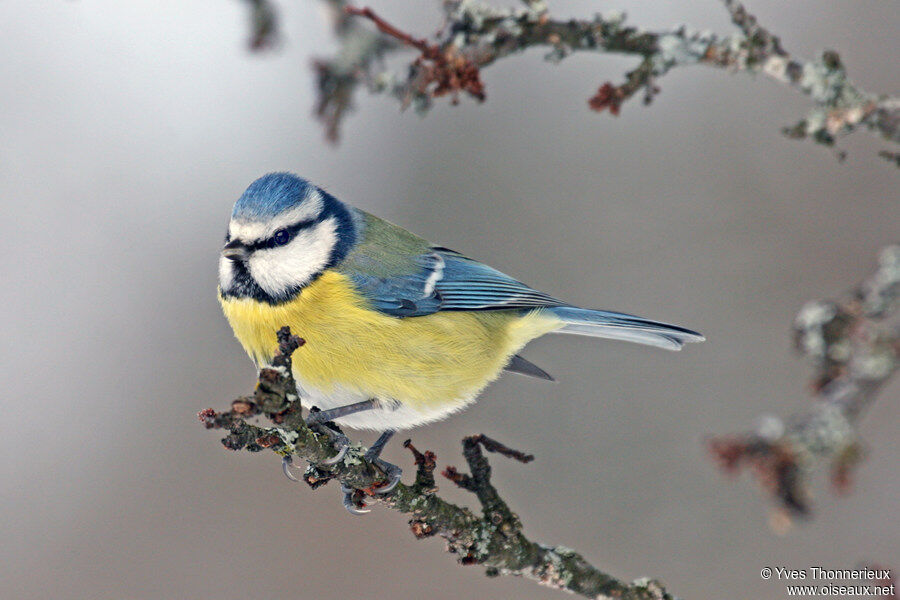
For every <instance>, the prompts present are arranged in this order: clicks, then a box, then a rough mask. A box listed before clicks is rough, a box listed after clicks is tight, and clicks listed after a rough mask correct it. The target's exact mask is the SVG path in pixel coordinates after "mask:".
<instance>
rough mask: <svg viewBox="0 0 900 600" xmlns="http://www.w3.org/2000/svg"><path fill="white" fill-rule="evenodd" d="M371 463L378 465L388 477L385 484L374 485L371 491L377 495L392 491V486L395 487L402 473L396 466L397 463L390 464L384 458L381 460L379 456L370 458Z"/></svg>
mask: <svg viewBox="0 0 900 600" xmlns="http://www.w3.org/2000/svg"><path fill="white" fill-rule="evenodd" d="M372 462H373V463H375V464H376V465H378V467H379V468H380V469H381V470H382V471H384V474H385V475H387V477H388V482H387V483H386V484H385V485H382V486H379V487H376V488H374V489H373V491H374V492H375V493H376V494H378V495H384V494H389V493H391V492H392V491H394V488H395V487H397V484H398V483H400V477H401V476H402V475H403V469H401V468H400V467H398V466H397V465H394V464H391V463H389V462H387V461H386V460H381V459H380V458H376V459H374V460H372Z"/></svg>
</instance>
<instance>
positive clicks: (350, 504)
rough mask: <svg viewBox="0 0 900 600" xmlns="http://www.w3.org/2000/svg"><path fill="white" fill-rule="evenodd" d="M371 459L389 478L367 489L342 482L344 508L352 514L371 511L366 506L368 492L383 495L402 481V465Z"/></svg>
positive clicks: (362, 513)
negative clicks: (359, 488) (385, 481)
mask: <svg viewBox="0 0 900 600" xmlns="http://www.w3.org/2000/svg"><path fill="white" fill-rule="evenodd" d="M367 458H368V457H367ZM370 460H371V462H372V463H373V464H375V465H376V466H377V467H378V468H379V469H381V470H382V471H383V472H384V474H385V475H386V476H387V478H388V482H387V483H386V484H384V485H375V486H372V487H371V488H368V489H367V490H366V491H363V490H357V489H354V488H352V487H349V486H347V485H344V484H343V483H342V484H341V493H343V494H344V499H343V504H344V508H346V509H347V512H349V513H350V514H351V515H364V514H366V513H367V512H371V509H370V508H367V507H366V502H365V500H364V498H365V494H366V492H368V493H370V494H373V495H375V494H377V495H379V496H382V495H384V494H389V493H391V492H392V491H394V488H395V487H397V484H398V483H400V476H401V475H402V474H403V470H402V469H401V468H400V467H398V466H397V465H394V464H391V463H389V462H387V461H385V460H381V459H380V458H374V459H370Z"/></svg>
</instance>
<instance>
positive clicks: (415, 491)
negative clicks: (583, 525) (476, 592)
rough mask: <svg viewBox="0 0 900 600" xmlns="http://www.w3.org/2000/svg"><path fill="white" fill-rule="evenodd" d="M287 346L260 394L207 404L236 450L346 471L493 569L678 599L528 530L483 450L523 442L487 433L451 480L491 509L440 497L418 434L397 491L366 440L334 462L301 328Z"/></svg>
mask: <svg viewBox="0 0 900 600" xmlns="http://www.w3.org/2000/svg"><path fill="white" fill-rule="evenodd" d="M278 340H279V352H278V354H277V355H276V356H275V358H274V360H273V361H272V366H271V367H268V368H264V369H262V370H261V371H260V374H259V383H258V385H257V388H256V391H255V392H254V395H253V396H252V397H243V398H239V399H238V400H235V401H234V402H232V405H231V409H230V410H229V411H226V412H223V413H217V412H216V411H214V410H213V409H206V410H203V411H201V412H200V413H199V417H200V420H201V421H202V422H203V424H204V425H205V426H206V427H207V428H208V429H227V430H228V431H229V433H228V435H227V436H226V437H225V438H224V439H223V440H222V443H223V445H224V446H225V447H226V448H228V449H230V450H241V449H243V450H248V451H250V452H259V451H262V450H265V449H268V450H271V451H273V452H275V453H276V454H278V455H280V456H282V457H291V456H294V455H296V456H298V457H300V458H301V459H303V460H306V461H307V462H308V463H309V467H308V468H307V470H306V474H305V480H306V482H307V483H308V484H309V485H310V486H311V487H313V488H316V487H319V486H321V485H324V484H325V483H327V482H328V481H330V480H331V479H337V480H338V481H340V482H341V483H342V484H343V485H345V486H347V487H349V488H352V489H353V490H355V493H354V495H355V496H356V498H357V499H360V500H362V499H364V500H365V501H366V502H374V503H379V504H381V505H383V506H386V507H388V508H391V509H393V510H396V511H399V512H402V513H405V514H408V515H410V520H409V526H410V529H411V531H412V533H413V535H414V536H415V537H417V538H425V537H432V536H436V535H439V536H441V537H442V538H444V540H445V541H446V542H447V550H448V551H449V552H450V553H453V554H456V555H457V556H458V557H459V558H458V560H459V562H460V563H461V564H464V565H482V566H484V567H486V569H487V574H488V575H491V576H496V575H517V576H521V577H525V578H527V579H531V580H533V581H536V582H538V583H540V584H542V585H545V586H549V587H552V588H555V589H559V590H565V591H568V592H571V593H575V594H579V595H582V596H585V597H588V598H598V599H609V600H612V599H616V600H670V599H673V598H674V597H673V596H672V595H671V594H669V593H668V592H667V591H666V590H665V589H664V588H663V587H662V585H661V584H659V583H658V582H656V581H653V580H649V579H640V580H637V581H634V582H632V583H626V582H623V581H620V580H618V579H616V578H614V577H612V576H610V575H608V574H606V573H604V572H602V571H600V570H599V569H597V568H596V567H594V566H592V565H590V564H589V563H588V562H587V561H586V560H585V559H584V558H583V557H582V556H581V555H580V554H578V553H577V552H575V551H574V550H570V549H568V548H565V547H563V546H552V547H551V546H544V545H542V544H537V543H535V542H533V541H531V540H529V539H528V538H526V537H525V535H524V533H523V531H522V524H521V522H520V521H519V518H518V516H516V514H515V513H513V512H512V510H511V509H510V508H509V506H508V505H507V504H506V502H505V501H504V500H503V499H502V498H501V497H500V494H499V492H498V491H497V489H496V488H495V487H494V486H493V484H492V483H491V469H490V465H489V463H488V461H487V459H486V458H485V457H484V455H483V453H482V448H484V449H485V450H487V451H489V452H496V453H499V454H502V455H504V456H507V457H510V458H513V459H515V460H518V461H520V462H529V461H530V460H532V459H533V457H532V456H531V455H527V454H524V453H522V452H519V451H517V450H513V449H511V448H508V447H506V446H504V445H503V444H500V443H499V442H496V441H494V440H492V439H490V438H488V437H486V436H484V435H474V436H470V437H467V438H465V439H464V440H463V456H464V457H465V459H466V463H467V464H468V467H469V474H460V473H458V472H457V471H456V470H455V469H452V468H451V467H448V471H451V469H452V471H451V472H453V473H457V476H451V479H453V480H454V481H457V483H460V482H462V481H466V482H468V483H465V484H461V485H463V487H465V488H466V489H469V490H471V491H472V492H473V493H474V494H475V495H476V497H477V498H478V501H479V503H480V504H481V509H482V510H481V515H480V516H479V515H476V514H475V513H473V512H472V511H471V510H469V509H467V508H464V507H460V506H457V505H455V504H451V503H449V502H447V501H446V500H444V499H442V498H441V497H440V496H438V495H437V487H436V485H435V480H434V470H435V466H436V463H435V455H434V453H432V452H424V453H423V452H419V451H418V450H417V449H416V448H415V447H414V446H413V445H412V443H410V442H409V441H408V440H407V442H406V443H405V444H404V446H406V447H407V448H408V449H409V450H410V452H412V454H413V457H414V459H415V464H416V479H415V483H413V484H412V485H405V484H403V483H400V484H398V485H397V487H395V488H394V490H393V491H391V492H390V493H388V494H385V495H379V494H377V490H378V487H379V486H380V485H381V484H382V483H383V482H384V473H382V472H381V470H380V469H379V468H378V467H377V466H376V465H374V464H372V463H370V462H369V461H367V460H366V459H365V457H364V454H365V448H361V447H359V446H353V447H351V448H350V449H349V450H348V451H347V452H346V454H345V455H344V457H343V458H342V459H341V460H340V461H338V462H337V463H336V464H334V465H327V464H324V463H323V461H325V460H326V459H328V458H330V457H332V456H334V455H335V454H336V453H337V450H336V449H335V448H334V447H333V445H332V442H331V439H330V437H329V436H328V435H325V434H321V433H318V432H315V431H313V430H312V429H310V428H309V427H308V426H307V425H306V422H305V421H304V419H303V416H302V413H301V406H300V402H299V398H298V396H297V390H296V385H295V383H294V380H293V376H292V374H291V355H292V353H293V352H294V351H295V350H296V349H297V348H299V347H301V346H302V344H303V340H301V339H300V338H297V337H295V336H292V335H291V333H290V330H289V329H288V328H283V329H281V330H280V331H279V332H278ZM254 416H265V417H266V418H268V419H269V420H270V421H271V422H272V424H273V426H272V427H262V426H259V425H253V424H250V423H247V421H246V419H247V418H249V417H254Z"/></svg>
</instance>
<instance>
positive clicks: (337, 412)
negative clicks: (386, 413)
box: [306, 398, 381, 425]
mask: <svg viewBox="0 0 900 600" xmlns="http://www.w3.org/2000/svg"><path fill="white" fill-rule="evenodd" d="M380 406H381V403H380V402H378V400H376V399H375V398H369V399H368V400H363V401H362V402H355V403H353V404H347V405H346V406H338V407H337V408H329V409H328V410H319V411H316V412H310V413H309V414H308V415H306V424H307V425H318V424H320V423H327V422H328V421H334V420H335V419H340V418H341V417H346V416H347V415H352V414H354V413H358V412H363V411H364V410H373V409H376V408H379V407H380Z"/></svg>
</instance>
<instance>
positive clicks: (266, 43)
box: [246, 0, 278, 50]
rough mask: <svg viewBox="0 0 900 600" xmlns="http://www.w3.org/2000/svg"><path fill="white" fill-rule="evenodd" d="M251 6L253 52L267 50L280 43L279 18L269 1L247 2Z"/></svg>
mask: <svg viewBox="0 0 900 600" xmlns="http://www.w3.org/2000/svg"><path fill="white" fill-rule="evenodd" d="M246 2H247V3H248V4H249V5H250V40H249V42H248V44H249V46H250V49H251V50H265V49H268V48H271V47H273V46H274V45H275V44H276V42H277V41H278V17H277V15H276V13H275V7H274V6H272V3H271V2H269V0H246Z"/></svg>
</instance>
